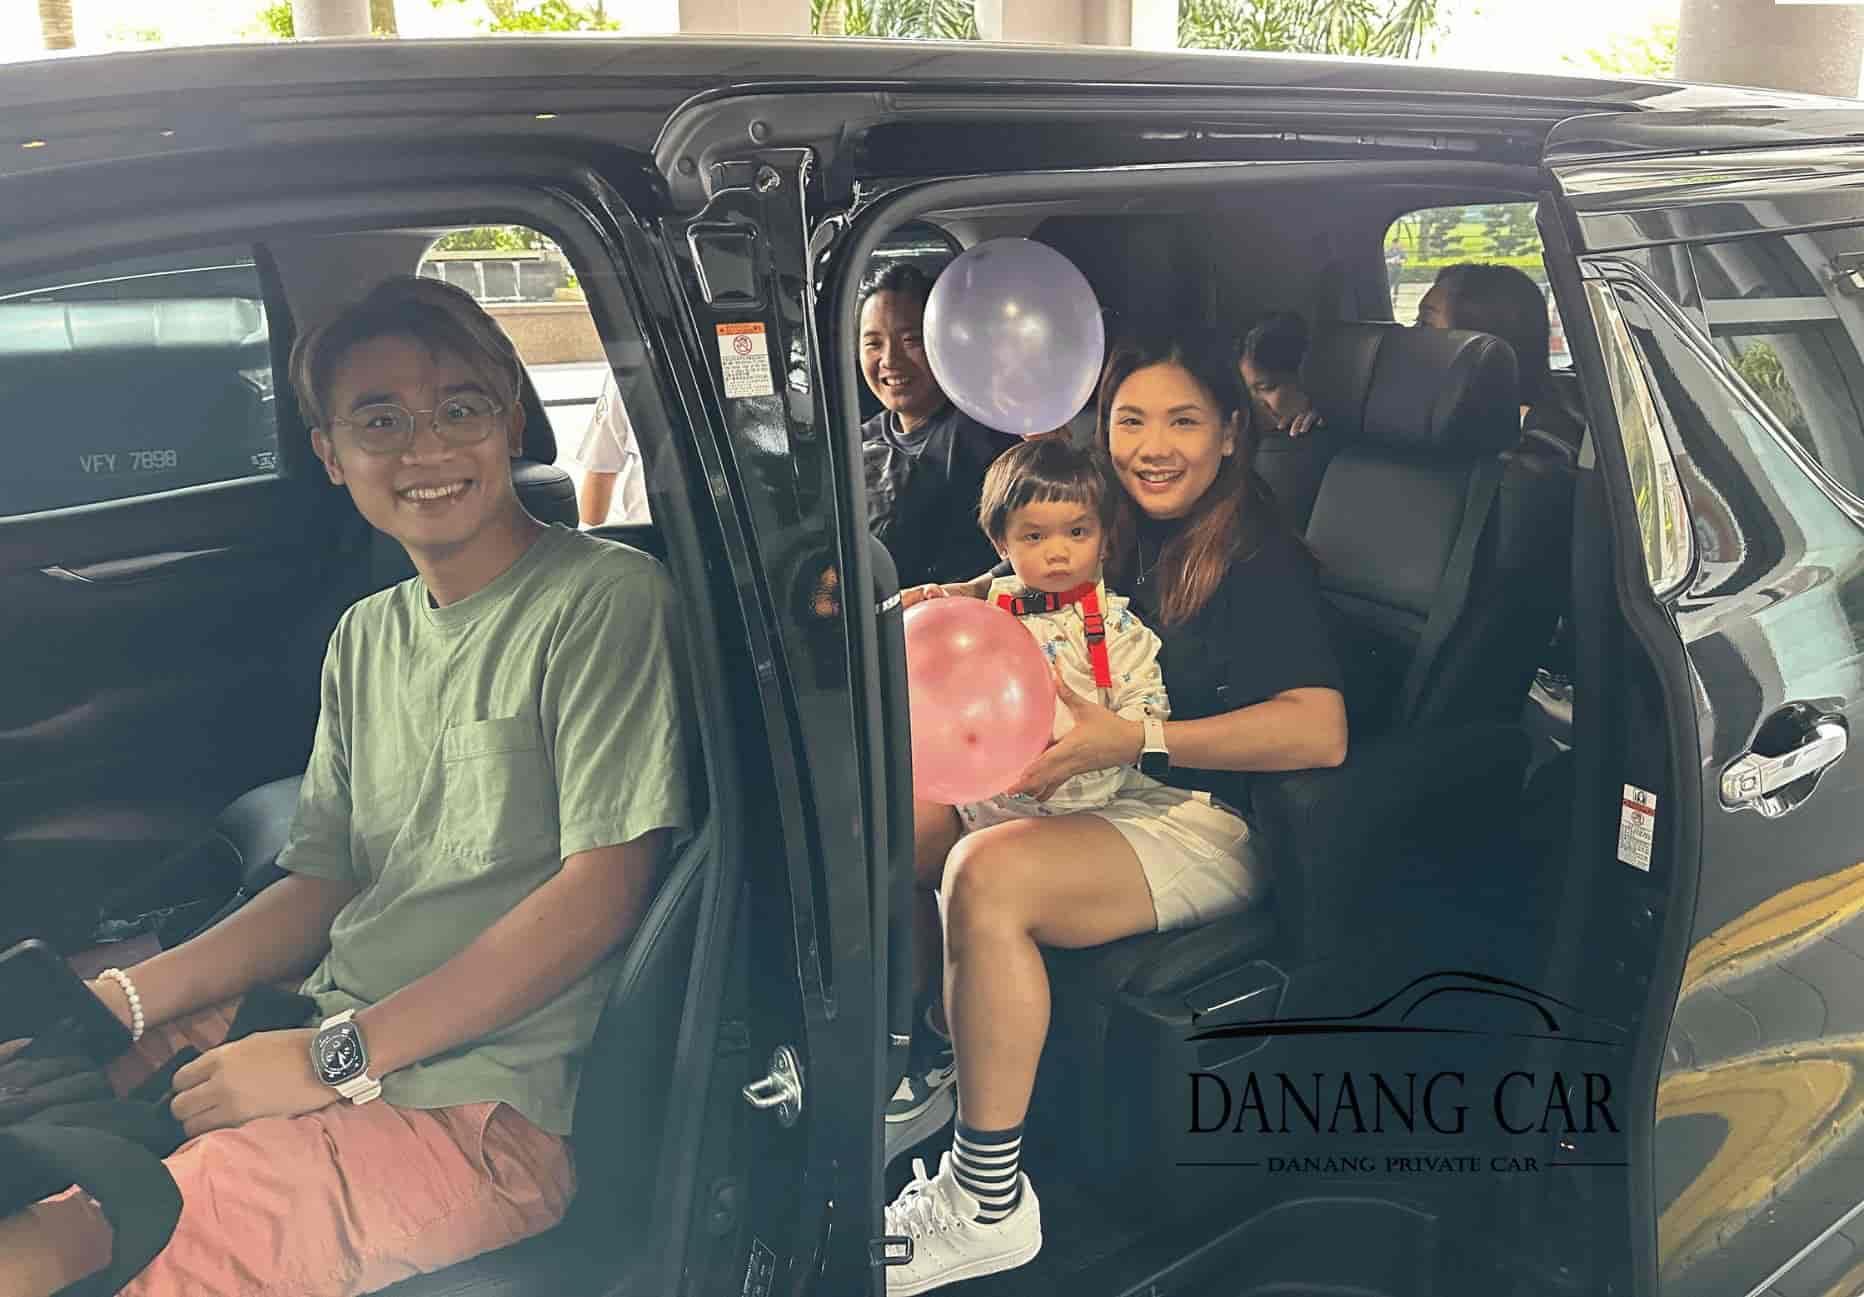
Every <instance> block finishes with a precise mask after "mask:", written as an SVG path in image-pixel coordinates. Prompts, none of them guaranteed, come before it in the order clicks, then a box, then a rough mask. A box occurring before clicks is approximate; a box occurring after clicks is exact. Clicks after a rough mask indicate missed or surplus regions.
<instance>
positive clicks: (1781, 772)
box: [1722, 719, 1849, 816]
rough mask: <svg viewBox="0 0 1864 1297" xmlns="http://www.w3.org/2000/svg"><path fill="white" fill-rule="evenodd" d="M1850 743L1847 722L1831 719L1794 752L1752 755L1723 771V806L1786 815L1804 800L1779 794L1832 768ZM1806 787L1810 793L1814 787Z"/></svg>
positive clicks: (1810, 734) (1754, 753) (1764, 813)
mask: <svg viewBox="0 0 1864 1297" xmlns="http://www.w3.org/2000/svg"><path fill="white" fill-rule="evenodd" d="M1848 743H1849V738H1848V735H1847V732H1846V730H1845V726H1844V724H1843V722H1841V721H1837V720H1829V719H1827V720H1821V721H1819V722H1818V723H1817V724H1815V725H1813V726H1812V728H1811V730H1810V731H1809V732H1808V733H1807V734H1806V736H1805V738H1804V739H1803V740H1802V741H1801V742H1800V743H1799V744H1798V745H1797V746H1795V747H1794V748H1792V749H1791V750H1790V751H1787V752H1782V753H1781V754H1780V755H1778V756H1772V757H1769V756H1762V755H1761V754H1759V753H1758V752H1750V753H1748V754H1747V755H1746V756H1744V757H1742V758H1741V759H1740V760H1738V761H1736V762H1735V763H1734V764H1733V765H1731V766H1729V767H1728V768H1727V769H1726V770H1724V771H1723V772H1722V803H1723V805H1725V806H1728V807H1730V808H1731V809H1752V810H1757V811H1759V812H1760V813H1761V814H1763V815H1769V816H1772V815H1782V814H1784V813H1786V812H1787V811H1789V810H1791V809H1792V808H1793V807H1794V806H1796V805H1798V804H1799V802H1800V801H1802V800H1804V798H1803V797H1801V798H1794V799H1791V800H1790V801H1789V800H1786V799H1783V798H1781V797H1780V796H1779V794H1780V793H1782V792H1783V791H1786V790H1787V789H1788V786H1789V785H1792V784H1797V783H1799V782H1800V781H1801V780H1805V779H1809V778H1811V777H1813V776H1816V775H1818V774H1819V773H1820V772H1822V771H1824V770H1826V769H1828V768H1829V767H1830V766H1831V765H1832V764H1833V763H1835V762H1836V761H1837V760H1838V759H1839V758H1840V757H1842V756H1844V754H1845V749H1846V747H1847V746H1848ZM1806 787H1807V791H1810V787H1811V786H1810V784H1808V785H1807V786H1806Z"/></svg>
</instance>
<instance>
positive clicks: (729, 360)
mask: <svg viewBox="0 0 1864 1297" xmlns="http://www.w3.org/2000/svg"><path fill="white" fill-rule="evenodd" d="M718 359H719V367H720V369H721V370H722V371H723V372H724V376H725V395H726V396H727V397H729V398H731V399H733V400H735V399H737V398H738V397H740V396H772V395H775V393H776V390H777V387H776V384H775V383H773V382H772V381H771V378H770V344H769V342H768V341H766V339H765V336H764V326H763V325H762V324H761V323H758V324H721V325H719V326H718Z"/></svg>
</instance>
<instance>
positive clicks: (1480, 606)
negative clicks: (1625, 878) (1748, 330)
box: [1030, 325, 1564, 1211]
mask: <svg viewBox="0 0 1864 1297" xmlns="http://www.w3.org/2000/svg"><path fill="white" fill-rule="evenodd" d="M1316 349H1317V351H1318V352H1319V354H1320V355H1321V358H1322V360H1323V361H1324V362H1326V363H1330V364H1332V365H1334V367H1335V372H1336V373H1337V374H1338V375H1339V376H1340V377H1339V379H1338V383H1337V385H1336V386H1333V387H1332V388H1331V389H1330V392H1331V404H1330V407H1329V408H1327V409H1326V410H1325V413H1326V415H1327V418H1328V422H1329V423H1330V424H1331V425H1332V432H1333V435H1334V436H1335V438H1336V439H1337V442H1336V445H1335V447H1334V448H1333V451H1332V454H1331V455H1330V457H1329V458H1327V459H1326V461H1325V462H1324V464H1323V465H1322V466H1321V472H1320V475H1319V481H1318V484H1317V486H1316V488H1315V492H1314V502H1313V509H1312V516H1311V519H1310V522H1309V526H1308V528H1307V532H1306V537H1307V540H1308V543H1309V545H1310V546H1311V547H1312V549H1313V550H1314V552H1315V554H1316V556H1317V557H1318V558H1319V560H1320V562H1321V566H1322V574H1323V575H1322V587H1323V590H1324V592H1325V593H1326V596H1327V598H1328V599H1329V601H1330V602H1331V603H1332V605H1333V606H1334V608H1335V610H1336V611H1337V614H1338V623H1339V634H1338V637H1337V640H1338V643H1337V647H1338V650H1339V652H1340V655H1341V657H1342V659H1343V663H1342V665H1343V667H1344V669H1345V671H1346V673H1347V676H1348V680H1349V690H1357V691H1360V693H1361V696H1360V697H1358V698H1357V699H1349V704H1351V705H1353V707H1354V710H1355V712H1356V713H1357V715H1356V718H1355V721H1354V724H1353V728H1352V743H1351V751H1350V752H1349V755H1348V758H1347V760H1346V762H1345V763H1344V764H1343V765H1342V766H1341V767H1340V768H1338V769H1336V770H1319V771H1302V772H1295V773H1291V774H1284V775H1272V776H1257V777H1256V780H1255V786H1254V794H1253V796H1254V801H1255V805H1254V817H1255V823H1256V827H1257V829H1258V830H1259V832H1260V834H1261V836H1262V838H1263V840H1264V842H1265V845H1266V847H1267V849H1268V852H1269V856H1270V859H1271V860H1272V861H1273V864H1274V868H1275V871H1276V876H1275V882H1274V885H1273V890H1272V892H1271V894H1270V897H1269V899H1268V901H1267V902H1266V903H1265V904H1264V905H1263V906H1262V907H1260V908H1258V909H1256V910H1252V911H1249V912H1245V913H1242V914H1239V915H1234V916H1231V917H1229V918H1227V919H1222V920H1219V921H1217V922H1216V923H1213V924H1210V925H1208V926H1206V927H1203V928H1199V929H1194V930H1191V931H1185V932H1175V933H1158V934H1148V935H1144V936H1139V937H1134V938H1130V939H1128V940H1125V941H1121V942H1116V943H1113V944H1112V945H1109V946H1103V947H1099V948H1096V949H1092V950H1084V951H1061V950H1053V951H1045V952H1044V956H1045V959H1046V961H1047V963H1048V968H1049V975H1050V981H1051V986H1052V989H1053V996H1054V1009H1053V1016H1052V1025H1051V1031H1050V1037H1049V1042H1048V1046H1047V1049H1046V1050H1045V1052H1044V1056H1043V1066H1042V1070H1041V1074H1040V1075H1039V1077H1038V1080H1037V1095H1036V1100H1035V1103H1034V1104H1033V1106H1032V1108H1031V1117H1030V1123H1031V1134H1032V1139H1033V1140H1034V1142H1036V1143H1037V1145H1038V1146H1046V1147H1048V1148H1049V1149H1050V1150H1051V1151H1052V1152H1053V1153H1054V1154H1055V1155H1057V1156H1063V1157H1066V1158H1067V1159H1068V1160H1069V1162H1071V1163H1072V1164H1073V1169H1074V1171H1075V1172H1076V1173H1077V1174H1080V1175H1083V1176H1084V1177H1087V1178H1089V1179H1090V1180H1091V1181H1092V1182H1095V1183H1098V1184H1101V1185H1103V1186H1119V1187H1120V1188H1121V1190H1122V1191H1123V1192H1124V1193H1127V1194H1141V1195H1144V1200H1145V1201H1148V1202H1151V1203H1153V1204H1154V1205H1156V1206H1157V1207H1158V1208H1159V1209H1160V1210H1164V1211H1172V1210H1181V1209H1186V1208H1188V1207H1189V1205H1190V1204H1191V1202H1194V1201H1196V1200H1197V1199H1199V1198H1201V1197H1203V1196H1206V1195H1208V1194H1210V1193H1212V1192H1218V1191H1221V1192H1230V1191H1232V1190H1233V1189H1234V1188H1235V1186H1233V1185H1229V1184H1227V1183H1226V1184H1224V1185H1222V1186H1219V1185H1218V1184H1216V1183H1215V1181H1216V1180H1217V1179H1218V1178H1219V1177H1218V1176H1217V1175H1216V1174H1215V1173H1212V1174H1211V1175H1210V1176H1209V1177H1206V1178H1201V1179H1200V1178H1193V1177H1188V1176H1185V1175H1183V1174H1182V1173H1178V1172H1176V1171H1174V1169H1173V1163H1174V1162H1176V1161H1178V1160H1184V1159H1190V1160H1196V1159H1199V1158H1207V1157H1208V1156H1210V1153H1209V1148H1208V1146H1207V1145H1206V1146H1203V1147H1200V1145H1199V1141H1198V1140H1197V1139H1196V1138H1187V1136H1186V1134H1185V1126H1186V1121H1185V1117H1186V1113H1185V1085H1186V1076H1187V1074H1188V1073H1190V1072H1193V1071H1199V1070H1217V1071H1219V1072H1221V1071H1222V1070H1223V1069H1225V1068H1227V1067H1230V1066H1234V1065H1238V1064H1239V1063H1240V1059H1239V1057H1238V1056H1239V1054H1240V1053H1241V1052H1242V1051H1241V1050H1239V1048H1238V1047H1237V1046H1236V1045H1235V1044H1233V1043H1227V1044H1226V1043H1220V1044H1217V1045H1214V1046H1213V1045H1212V1044H1210V1043H1203V1044H1193V1043H1187V1041H1186V1039H1185V1037H1186V1035H1187V1033H1188V1032H1189V1031H1190V1030H1192V1024H1193V1016H1194V1014H1196V1013H1211V1014H1214V1015H1215V1017H1214V1018H1209V1017H1207V1018H1205V1019H1203V1021H1202V1023H1201V1024H1200V1025H1208V1023H1210V1022H1211V1021H1213V1020H1239V1019H1252V1018H1254V1019H1260V1018H1264V1017H1268V1016H1270V1015H1274V1014H1280V1015H1284V1016H1285V1015H1288V1014H1302V1013H1310V1012H1334V1011H1341V1006H1342V1005H1343V1004H1344V1005H1345V1006H1346V1010H1347V1011H1350V1010H1351V1009H1355V1008H1359V1007H1363V1005H1364V1004H1365V1003H1369V1002H1370V1001H1365V1000H1363V999H1357V998H1356V997H1358V996H1360V995H1361V994H1362V993H1364V992H1368V991H1369V990H1370V989H1372V988H1375V987H1376V986H1377V983H1378V979H1379V977H1380V975H1381V973H1380V970H1381V969H1383V968H1385V967H1386V965H1385V963H1383V962H1382V961H1383V958H1384V957H1385V956H1387V955H1389V956H1391V957H1392V958H1393V959H1396V960H1399V961H1403V960H1405V959H1414V958H1425V959H1428V958H1432V957H1440V956H1441V955H1442V954H1443V953H1445V952H1443V951H1441V950H1433V951H1421V952H1420V951H1418V950H1417V949H1416V948H1415V946H1416V942H1415V938H1414V937H1413V936H1411V935H1410V934H1412V933H1414V932H1417V931H1424V930H1427V929H1425V928H1422V927H1417V926H1407V925H1405V924H1401V923H1394V914H1395V913H1396V912H1397V907H1399V906H1403V907H1406V908H1407V909H1408V910H1409V911H1411V912H1413V913H1416V912H1418V911H1420V910H1425V911H1427V910H1429V908H1430V907H1431V906H1432V905H1433V904H1435V903H1437V902H1439V901H1444V902H1447V903H1448V904H1449V906H1450V908H1452V909H1455V910H1457V911H1459V912H1461V913H1462V914H1464V915H1465V916H1466V915H1467V914H1468V913H1470V912H1471V906H1472V905H1473V906H1474V907H1475V909H1476V910H1477V911H1479V909H1480V905H1481V902H1480V901H1479V900H1472V897H1473V896H1474V893H1475V892H1477V891H1480V890H1481V888H1482V887H1484V886H1487V884H1486V883H1484V882H1482V881H1481V879H1480V875H1479V872H1478V869H1479V863H1478V862H1481V861H1483V860H1487V861H1488V862H1489V863H1490V865H1492V864H1493V860H1494V859H1495V857H1494V856H1493V855H1492V854H1489V853H1491V852H1492V851H1493V849H1494V845H1495V844H1496V843H1497V842H1498V841H1500V840H1503V839H1505V837H1506V835H1508V834H1509V833H1511V832H1512V830H1513V828H1514V821H1515V817H1516V810H1515V808H1516V806H1517V804H1518V798H1519V794H1520V789H1521V784H1522V778H1523V772H1524V768H1525V760H1526V744H1525V739H1524V736H1523V735H1522V733H1521V731H1520V729H1519V727H1518V725H1516V724H1515V723H1514V720H1513V716H1514V715H1515V714H1518V711H1519V707H1520V700H1521V697H1522V695H1523V693H1524V691H1525V687H1526V680H1527V677H1528V675H1529V674H1530V673H1531V672H1532V670H1533V665H1534V654H1535V652H1537V651H1538V649H1539V648H1540V647H1542V646H1544V644H1545V642H1546V633H1547V631H1548V630H1549V629H1550V628H1551V624H1552V623H1551V617H1550V614H1548V613H1546V612H1545V611H1543V609H1542V606H1541V605H1542V603H1543V600H1544V595H1542V594H1541V593H1540V592H1538V591H1537V590H1536V589H1534V588H1533V586H1534V581H1535V579H1536V574H1537V573H1539V572H1540V571H1541V570H1542V569H1543V568H1544V567H1546V566H1548V565H1552V564H1557V563H1559V562H1562V561H1563V552H1564V546H1560V547H1559V548H1558V549H1557V550H1555V549H1554V548H1553V547H1551V546H1545V545H1540V546H1537V545H1536V544H1535V543H1534V537H1533V535H1532V528H1533V526H1534V519H1535V518H1538V517H1540V516H1542V514H1543V513H1546V512H1552V511H1555V503H1554V502H1552V501H1549V500H1548V499H1546V498H1544V497H1545V496H1546V495H1547V494H1549V493H1548V492H1546V491H1544V490H1543V489H1542V487H1543V485H1544V484H1543V483H1541V482H1540V480H1539V479H1528V480H1525V481H1523V482H1519V483H1516V484H1515V485H1514V486H1513V487H1512V488H1511V489H1498V490H1497V492H1496V494H1495V497H1494V503H1493V505H1492V506H1491V507H1490V508H1488V509H1487V510H1483V511H1481V512H1482V513H1483V514H1484V516H1483V517H1482V518H1481V519H1480V527H1479V530H1477V531H1475V532H1474V538H1475V539H1474V541H1473V544H1474V548H1473V550H1472V551H1471V557H1472V559H1473V561H1472V562H1470V563H1469V564H1468V566H1469V583H1468V586H1467V589H1465V590H1462V591H1460V592H1459V591H1458V589H1457V586H1458V584H1459V583H1458V582H1457V581H1456V580H1455V579H1454V576H1453V569H1454V567H1455V563H1454V561H1453V560H1454V558H1455V556H1456V552H1457V550H1458V548H1459V547H1458V539H1459V536H1460V535H1461V534H1462V532H1463V529H1464V525H1465V520H1466V517H1468V516H1469V515H1470V514H1471V513H1472V510H1471V509H1470V502H1471V500H1472V486H1473V485H1474V484H1475V483H1476V481H1477V479H1478V478H1479V477H1481V476H1482V475H1484V474H1487V475H1490V476H1494V475H1497V474H1498V473H1499V475H1500V476H1501V477H1502V478H1503V479H1504V484H1505V481H1506V478H1507V477H1508V474H1509V472H1510V470H1509V468H1508V466H1507V465H1506V464H1504V463H1502V462H1501V456H1502V454H1503V452H1504V451H1506V450H1508V449H1510V448H1511V447H1513V446H1514V444H1515V442H1516V441H1517V440H1518V410H1517V406H1516V401H1515V396H1514V391H1515V381H1514V358H1513V355H1512V353H1511V352H1509V350H1508V349H1507V347H1506V344H1503V343H1501V342H1499V341H1498V340H1496V339H1493V338H1489V337H1487V336H1486V335H1479V334H1468V333H1451V332H1445V331H1426V330H1401V329H1395V328H1392V327H1390V326H1376V325H1366V326H1358V325H1347V326H1340V327H1338V328H1337V329H1335V330H1331V331H1330V332H1329V333H1328V334H1325V335H1323V336H1322V337H1321V338H1319V339H1317V340H1316ZM1317 399H1318V398H1317ZM1539 550H1548V551H1551V552H1550V553H1547V554H1542V553H1540V552H1538V551H1539ZM1439 602H1443V603H1445V605H1446V608H1445V611H1444V612H1441V613H1439V614H1438V616H1439V618H1443V617H1447V618H1448V623H1447V624H1448V627H1449V630H1448V633H1447V634H1446V635H1444V636H1443V637H1442V643H1441V648H1440V649H1439V650H1438V651H1437V652H1436V653H1434V654H1431V655H1430V657H1431V659H1432V660H1431V665H1430V668H1429V669H1428V670H1426V671H1423V672H1421V673H1420V678H1421V680H1422V683H1421V685H1419V686H1418V687H1416V689H1415V696H1413V697H1402V694H1403V693H1404V688H1403V685H1402V684H1401V683H1400V682H1401V681H1402V680H1403V679H1404V678H1405V677H1406V676H1407V675H1409V674H1410V667H1411V664H1412V661H1413V659H1414V657H1415V656H1416V652H1417V649H1418V646H1419V644H1420V642H1421V641H1425V640H1427V639H1428V638H1431V637H1430V636H1427V634H1426V627H1427V626H1428V625H1429V623H1430V622H1431V620H1432V613H1433V610H1434V609H1435V607H1436V605H1437V604H1438V603H1439ZM1517 620H1518V621H1521V622H1536V623H1537V624H1536V625H1515V624H1513V623H1514V622H1516V621H1517ZM1505 697H1511V699H1512V702H1511V704H1510V706H1511V708H1512V710H1511V711H1499V712H1498V709H1499V708H1500V707H1501V702H1500V700H1501V699H1503V698H1505ZM1472 807H1474V808H1478V809H1476V810H1474V811H1472V810H1471V808H1472ZM1501 903H1502V904H1504V905H1505V904H1507V903H1508V902H1507V901H1506V900H1504V901H1502V902H1501ZM1471 931H1472V932H1474V933H1475V934H1476V936H1475V937H1474V938H1473V939H1474V940H1476V941H1478V942H1479V941H1481V940H1482V939H1483V938H1482V935H1481V934H1482V931H1483V929H1482V926H1481V925H1480V924H1477V925H1474V927H1473V928H1472V929H1471ZM1392 989H1394V988H1393V987H1390V986H1386V987H1383V990H1384V991H1385V992H1389V991H1390V990H1392ZM1319 1005H1325V1006H1328V1007H1325V1008H1317V1007H1315V1006H1319ZM1308 1039H1309V1038H1301V1037H1294V1038H1272V1039H1270V1040H1269V1041H1268V1043H1267V1044H1266V1045H1264V1046H1262V1051H1261V1053H1259V1054H1257V1055H1254V1056H1251V1057H1250V1058H1249V1060H1248V1063H1247V1065H1246V1066H1248V1067H1251V1068H1254V1069H1255V1070H1257V1071H1258V1072H1261V1071H1262V1070H1263V1069H1270V1070H1272V1069H1275V1068H1277V1067H1280V1068H1283V1069H1285V1070H1289V1071H1291V1072H1294V1071H1300V1070H1301V1069H1302V1067H1303V1066H1304V1065H1305V1064H1306V1062H1307V1060H1308V1056H1309V1054H1311V1051H1312V1050H1313V1048H1314V1046H1313V1045H1312V1044H1311V1043H1306V1042H1307V1041H1308ZM1304 1051H1305V1052H1304ZM1265 1060H1268V1061H1265ZM1258 1182H1259V1177H1258ZM1186 1195H1191V1197H1190V1198H1189V1199H1187V1197H1186Z"/></svg>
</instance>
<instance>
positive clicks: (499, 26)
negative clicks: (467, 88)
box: [433, 0, 621, 32]
mask: <svg viewBox="0 0 1864 1297" xmlns="http://www.w3.org/2000/svg"><path fill="white" fill-rule="evenodd" d="M458 3H460V0H433V5H434V7H435V8H436V9H438V8H439V7H440V6H442V5H447V4H458ZM485 7H486V10H487V12H488V13H490V14H491V18H490V20H489V21H485V22H483V23H482V24H481V25H482V26H484V27H485V29H486V30H487V31H489V32H612V31H620V30H621V22H620V21H619V20H618V19H615V18H611V17H609V16H608V7H607V4H606V0H594V3H592V4H571V3H570V0H485Z"/></svg>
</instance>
